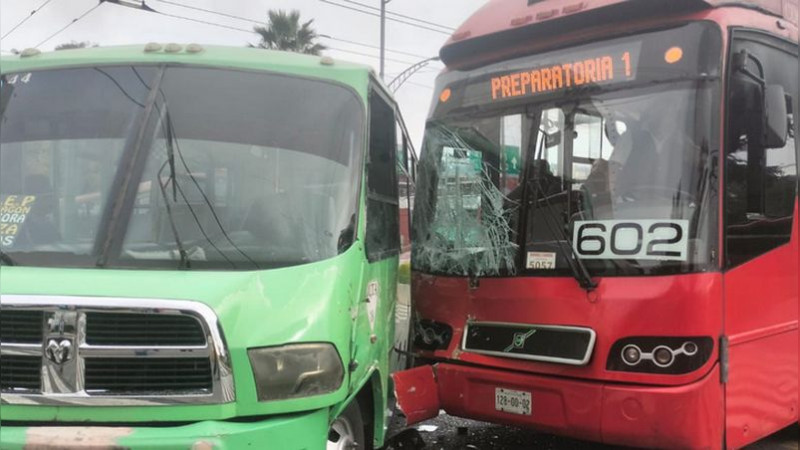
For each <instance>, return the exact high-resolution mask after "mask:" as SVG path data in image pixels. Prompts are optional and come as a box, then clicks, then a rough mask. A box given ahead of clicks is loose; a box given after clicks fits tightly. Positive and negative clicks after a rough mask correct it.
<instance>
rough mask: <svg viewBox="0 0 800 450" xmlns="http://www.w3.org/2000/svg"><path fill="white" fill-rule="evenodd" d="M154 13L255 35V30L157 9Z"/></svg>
mask: <svg viewBox="0 0 800 450" xmlns="http://www.w3.org/2000/svg"><path fill="white" fill-rule="evenodd" d="M152 12H154V13H156V14H160V15H162V16H166V17H173V18H175V19H181V20H188V21H189V22H196V23H202V24H205V25H211V26H214V27H219V28H227V29H228V30H235V31H242V32H245V33H249V34H253V33H254V31H253V30H248V29H245V28H239V27H232V26H230V25H223V24H221V23H216V22H209V21H207V20H200V19H193V18H191V17H186V16H179V15H177V14H169V13H165V12H161V11H157V10H155V9H154V10H153V11H152Z"/></svg>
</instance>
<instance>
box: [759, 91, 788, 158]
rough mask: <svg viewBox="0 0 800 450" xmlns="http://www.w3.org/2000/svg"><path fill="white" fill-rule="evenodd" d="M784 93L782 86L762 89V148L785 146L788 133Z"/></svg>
mask: <svg viewBox="0 0 800 450" xmlns="http://www.w3.org/2000/svg"><path fill="white" fill-rule="evenodd" d="M787 116H788V111H787V110H786V93H785V92H784V90H783V86H780V85H777V84H771V85H768V86H765V87H764V122H763V123H764V128H763V129H762V130H761V144H762V146H763V147H764V148H781V147H783V146H784V145H786V137H787V135H788V132H789V120H788V119H787Z"/></svg>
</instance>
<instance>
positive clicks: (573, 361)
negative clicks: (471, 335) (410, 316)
mask: <svg viewBox="0 0 800 450" xmlns="http://www.w3.org/2000/svg"><path fill="white" fill-rule="evenodd" d="M470 325H492V326H499V327H507V328H512V327H532V328H541V329H545V330H559V331H579V332H582V333H586V332H588V333H589V344H588V345H587V346H586V354H585V355H584V356H583V359H581V360H576V359H569V358H555V357H552V356H536V355H520V354H515V353H504V352H495V351H489V350H470V349H469V348H467V333H468V331H469V327H470ZM463 333H464V335H463V336H462V337H461V350H463V351H465V352H469V353H479V354H482V355H489V356H499V357H501V358H513V359H523V360H526V361H537V362H548V363H556V364H566V365H570V366H585V365H587V364H589V360H590V359H591V358H592V352H594V345H595V342H596V341H597V333H596V332H595V331H594V330H593V329H591V328H583V327H573V326H561V325H538V324H534V323H508V322H467V323H466V325H465V326H464V332H463Z"/></svg>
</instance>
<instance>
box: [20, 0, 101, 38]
mask: <svg viewBox="0 0 800 450" xmlns="http://www.w3.org/2000/svg"><path fill="white" fill-rule="evenodd" d="M102 4H103V2H100V3H98V4H96V5H94V6H92V7H91V8H89V9H87V10H86V12H84V13H83V14H81V15H80V16H78V17H76V18H74V19H72V22H70V23H68V24H66V25H64V26H63V27H61V29H59V30H58V31H56V32H55V33H53V34H51V35H50V36H48V37H47V39H45V40H43V41H42V42H39V43H38V44H36V46H35V48H39V47H40V46H42V45H43V44H44V43H46V42H47V41H49V40H50V39H53V38H54V37H56V35H57V34H59V33H61V32H62V31H64V30H66V29H67V28H69V27H71V26H72V25H74V24H76V23H78V22H79V21H80V20H81V19H83V18H84V17H86V16H88V15H89V13H91V12H92V11H94V10H95V9H97V8H98V7H99V6H100V5H102Z"/></svg>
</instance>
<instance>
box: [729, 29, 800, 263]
mask: <svg viewBox="0 0 800 450" xmlns="http://www.w3.org/2000/svg"><path fill="white" fill-rule="evenodd" d="M764 39H767V38H765V37H761V39H760V40H764ZM769 42H770V43H773V41H772V40H770V41H769ZM774 44H775V46H773V45H768V44H766V43H762V42H755V40H749V39H740V40H735V41H734V44H733V48H732V50H731V51H732V53H733V52H739V51H741V50H742V49H747V51H748V52H750V53H751V54H753V55H755V56H756V57H757V58H758V59H759V61H761V62H762V64H763V66H764V72H765V75H764V76H765V79H766V83H767V84H768V85H769V84H779V85H781V86H783V88H784V90H785V91H786V102H787V112H788V115H787V118H786V120H787V121H788V122H789V135H788V138H787V140H786V145H784V146H783V147H781V148H763V147H761V146H758V145H756V143H755V142H751V141H752V139H748V129H747V127H748V124H750V123H753V121H756V120H760V117H754V114H753V113H752V111H758V110H759V109H760V108H759V107H758V106H756V105H753V103H754V102H756V101H758V100H757V95H753V89H754V86H753V85H752V84H748V82H747V81H744V80H742V79H739V78H737V75H736V74H732V75H731V78H730V83H729V85H730V88H729V89H730V91H729V93H728V105H729V106H728V129H727V133H726V135H727V144H726V146H727V149H726V159H725V161H726V165H725V172H726V175H725V178H726V180H725V217H724V218H725V233H726V255H727V256H726V265H727V266H729V267H731V266H736V265H738V264H741V263H743V262H746V261H749V260H751V259H753V258H755V257H757V256H759V255H762V254H764V253H766V252H768V251H770V250H772V249H774V248H776V247H778V246H780V245H783V244H786V243H788V242H789V238H790V236H791V230H792V214H793V212H794V204H795V196H796V186H797V165H796V153H795V143H794V132H793V129H792V128H793V120H794V119H793V118H794V110H795V108H796V101H797V94H798V92H797V75H798V73H797V47H796V46H795V47H793V48H791V49H790V48H788V47H789V45H788V44H782V43H781V42H779V41H774ZM754 98H755V100H754ZM757 114H759V115H760V113H757Z"/></svg>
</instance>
